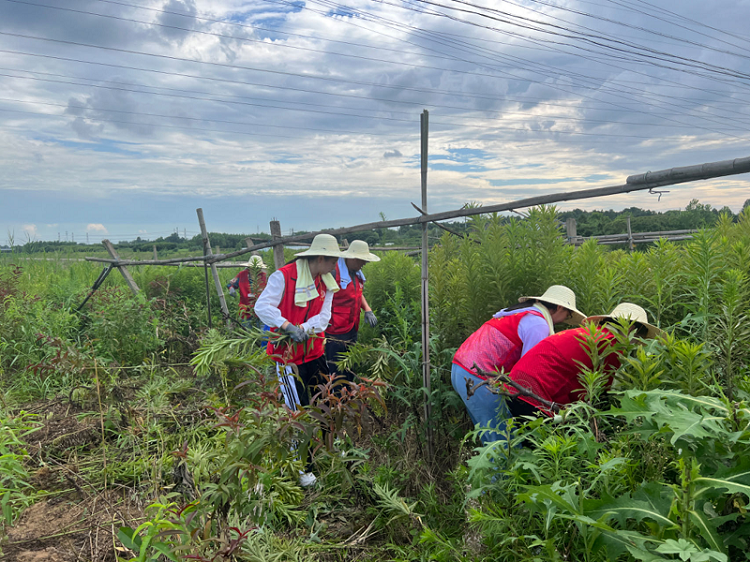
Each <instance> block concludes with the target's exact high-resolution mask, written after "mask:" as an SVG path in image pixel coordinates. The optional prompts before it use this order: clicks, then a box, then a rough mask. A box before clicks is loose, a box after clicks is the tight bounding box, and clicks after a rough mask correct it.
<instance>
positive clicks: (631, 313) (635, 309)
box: [586, 302, 664, 338]
mask: <svg viewBox="0 0 750 562" xmlns="http://www.w3.org/2000/svg"><path fill="white" fill-rule="evenodd" d="M618 318H628V319H630V320H631V321H633V322H638V323H639V324H642V325H643V326H645V327H646V328H648V335H647V336H646V337H647V338H655V337H656V336H659V335H662V334H664V331H663V330H660V329H659V328H657V327H656V326H654V325H653V324H649V323H648V315H647V314H646V311H645V310H643V309H642V308H641V307H640V306H638V305H637V304H633V303H630V302H623V303H620V304H618V305H617V306H616V307H615V309H614V310H613V311H612V312H610V313H609V314H606V315H605V314H601V315H597V316H589V317H588V318H586V322H600V321H601V320H617V319H618Z"/></svg>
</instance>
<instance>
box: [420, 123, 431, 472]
mask: <svg viewBox="0 0 750 562" xmlns="http://www.w3.org/2000/svg"><path fill="white" fill-rule="evenodd" d="M420 126H421V127H420V128H421V141H422V142H421V155H422V211H423V212H425V213H427V212H428V211H427V148H428V133H429V113H428V112H427V110H426V109H425V110H424V111H422V115H421V119H420ZM427 225H428V223H427V222H426V221H425V222H423V223H422V386H424V389H425V397H424V415H425V430H426V434H427V458H428V459H429V460H430V461H431V460H432V459H433V458H434V448H433V435H432V404H431V400H432V390H431V384H430V291H429V261H428V254H429V251H430V246H429V240H428V238H427Z"/></svg>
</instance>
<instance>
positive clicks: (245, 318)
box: [227, 256, 268, 328]
mask: <svg viewBox="0 0 750 562" xmlns="http://www.w3.org/2000/svg"><path fill="white" fill-rule="evenodd" d="M266 269H267V266H266V264H265V263H263V258H262V257H260V256H250V260H249V261H248V262H247V263H246V264H245V269H243V270H242V271H240V272H239V273H238V274H237V276H236V277H235V278H234V279H232V280H231V281H230V282H229V283H227V288H228V289H229V294H230V295H231V296H234V295H235V294H237V291H239V293H240V322H241V323H242V325H243V326H244V327H246V328H250V327H252V325H253V324H254V322H253V321H254V320H255V319H256V318H257V316H256V315H255V313H254V312H253V308H254V307H255V301H256V300H257V299H258V295H260V293H261V292H262V291H263V289H265V287H266V283H267V282H268V279H267V277H266V271H265V270H266ZM255 272H257V275H253V273H255ZM253 278H255V279H253ZM258 327H260V326H258Z"/></svg>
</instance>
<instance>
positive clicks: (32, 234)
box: [21, 224, 37, 240]
mask: <svg viewBox="0 0 750 562" xmlns="http://www.w3.org/2000/svg"><path fill="white" fill-rule="evenodd" d="M21 230H23V232H24V234H25V235H26V237H27V238H29V239H30V240H33V239H35V238H36V235H37V228H36V225H35V224H25V225H23V226H22V227H21Z"/></svg>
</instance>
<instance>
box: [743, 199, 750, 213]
mask: <svg viewBox="0 0 750 562" xmlns="http://www.w3.org/2000/svg"><path fill="white" fill-rule="evenodd" d="M748 207H750V199H745V204H744V205H742V210H743V211H744V210H745V209H747V208H748Z"/></svg>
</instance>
